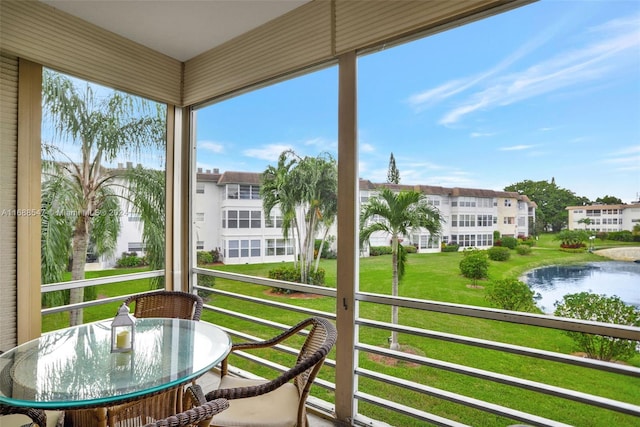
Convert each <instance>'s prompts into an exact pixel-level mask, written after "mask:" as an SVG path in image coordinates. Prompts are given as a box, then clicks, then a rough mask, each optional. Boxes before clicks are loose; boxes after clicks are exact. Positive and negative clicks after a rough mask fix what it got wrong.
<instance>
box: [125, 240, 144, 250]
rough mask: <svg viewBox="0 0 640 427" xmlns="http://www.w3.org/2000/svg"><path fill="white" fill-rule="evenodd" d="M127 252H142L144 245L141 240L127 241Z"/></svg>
mask: <svg viewBox="0 0 640 427" xmlns="http://www.w3.org/2000/svg"><path fill="white" fill-rule="evenodd" d="M127 247H128V249H129V252H142V251H144V245H143V244H142V242H129V243H128V244H127Z"/></svg>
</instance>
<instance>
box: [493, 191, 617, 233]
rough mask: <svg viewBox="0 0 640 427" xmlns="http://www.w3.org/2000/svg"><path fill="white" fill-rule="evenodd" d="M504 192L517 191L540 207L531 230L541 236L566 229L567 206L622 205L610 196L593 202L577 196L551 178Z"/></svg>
mask: <svg viewBox="0 0 640 427" xmlns="http://www.w3.org/2000/svg"><path fill="white" fill-rule="evenodd" d="M504 191H515V192H517V193H519V194H523V195H526V196H527V197H528V198H529V199H530V200H531V201H532V202H535V203H536V205H537V206H538V207H537V208H536V217H535V224H534V229H533V230H531V232H532V233H533V234H539V233H541V232H543V231H553V232H559V231H561V230H562V229H564V228H566V227H567V224H568V220H569V213H568V212H567V210H566V208H567V206H582V205H591V204H593V203H601V204H605V205H619V204H622V200H621V199H619V198H617V197H614V196H609V195H606V196H604V197H598V198H597V199H596V200H595V201H593V202H592V201H591V200H589V198H588V197H584V196H577V195H576V194H575V193H574V192H573V191H571V190H568V189H566V188H562V187H560V186H558V185H557V184H556V182H555V179H554V178H551V181H549V182H548V181H531V180H528V179H527V180H524V181H520V182H516V183H515V184H511V185H509V186H507V187H505V188H504Z"/></svg>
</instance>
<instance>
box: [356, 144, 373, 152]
mask: <svg viewBox="0 0 640 427" xmlns="http://www.w3.org/2000/svg"><path fill="white" fill-rule="evenodd" d="M358 149H359V150H360V152H361V153H373V152H374V151H376V148H375V147H374V146H373V145H371V144H368V143H366V142H363V143H360V144H358Z"/></svg>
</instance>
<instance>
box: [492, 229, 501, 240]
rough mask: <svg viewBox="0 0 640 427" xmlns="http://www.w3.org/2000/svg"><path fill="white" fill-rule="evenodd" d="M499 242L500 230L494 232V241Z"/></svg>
mask: <svg viewBox="0 0 640 427" xmlns="http://www.w3.org/2000/svg"><path fill="white" fill-rule="evenodd" d="M498 240H500V232H499V231H498V230H494V231H493V241H494V242H497V241H498Z"/></svg>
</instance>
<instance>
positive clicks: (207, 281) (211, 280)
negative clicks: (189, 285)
mask: <svg viewBox="0 0 640 427" xmlns="http://www.w3.org/2000/svg"><path fill="white" fill-rule="evenodd" d="M197 280H198V286H204V287H205V288H213V287H214V286H215V285H216V278H215V277H213V276H207V275H205V274H198V275H197ZM209 294H210V292H208V291H205V290H203V289H198V295H199V296H200V297H201V298H203V299H206V298H207V297H208V296H209Z"/></svg>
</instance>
